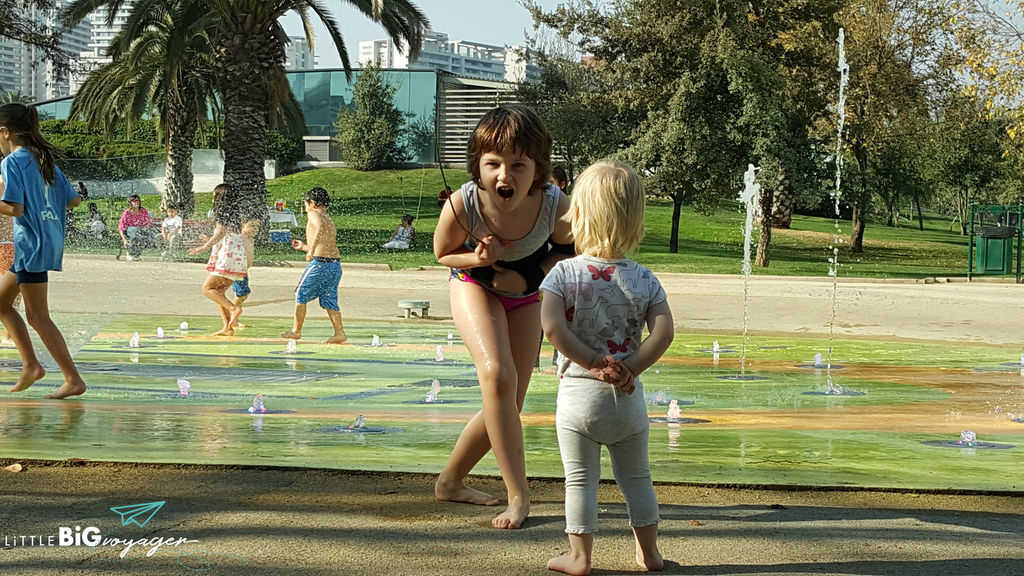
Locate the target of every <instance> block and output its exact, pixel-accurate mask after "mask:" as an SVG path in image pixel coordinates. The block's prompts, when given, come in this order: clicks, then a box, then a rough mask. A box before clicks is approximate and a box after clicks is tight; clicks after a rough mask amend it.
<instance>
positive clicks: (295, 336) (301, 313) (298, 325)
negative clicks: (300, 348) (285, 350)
mask: <svg viewBox="0 0 1024 576" xmlns="http://www.w3.org/2000/svg"><path fill="white" fill-rule="evenodd" d="M305 323H306V305H305V304H300V303H298V302H296V303H295V319H294V320H293V321H292V329H291V331H285V332H281V338H287V339H289V340H301V339H302V325H303V324H305Z"/></svg>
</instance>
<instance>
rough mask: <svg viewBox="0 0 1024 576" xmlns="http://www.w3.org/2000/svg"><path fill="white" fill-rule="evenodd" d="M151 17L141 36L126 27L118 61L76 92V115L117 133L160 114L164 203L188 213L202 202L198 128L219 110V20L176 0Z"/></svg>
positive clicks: (118, 39) (117, 45)
mask: <svg viewBox="0 0 1024 576" xmlns="http://www.w3.org/2000/svg"><path fill="white" fill-rule="evenodd" d="M74 8H75V7H74V6H72V7H71V9H72V10H73V9H74ZM149 16H150V18H149V19H148V20H147V21H145V22H144V23H142V24H140V28H141V30H139V32H138V33H136V31H135V30H127V29H125V30H122V31H121V32H120V33H119V34H118V35H117V36H115V37H114V39H113V41H112V43H111V50H110V56H111V58H112V61H111V62H110V63H109V64H105V65H104V66H102V67H100V68H98V69H97V70H95V71H94V72H93V73H92V74H90V75H89V77H88V79H87V80H86V81H85V83H84V84H83V85H82V88H81V89H80V90H79V91H78V94H77V95H76V96H75V99H74V102H73V103H72V105H71V111H70V117H71V118H79V117H81V118H83V119H84V120H85V121H86V123H87V124H88V125H89V127H91V128H101V129H103V130H104V131H105V132H106V133H107V134H110V133H112V132H113V130H114V128H115V127H117V126H119V125H124V126H125V127H126V128H127V129H128V131H130V130H131V127H132V125H133V124H134V123H136V122H138V121H139V120H140V119H142V118H143V117H144V116H145V115H147V114H152V113H153V112H156V113H157V115H158V117H159V123H158V127H159V132H160V138H161V140H162V141H163V142H164V143H165V146H166V151H167V166H166V169H165V182H166V184H165V185H166V190H165V193H164V202H165V204H166V205H168V206H175V207H177V208H178V210H180V211H181V212H182V213H183V215H185V216H188V215H190V214H191V213H192V211H193V209H194V207H195V201H194V197H193V190H192V182H193V178H192V146H193V142H194V140H195V134H196V130H197V129H198V127H199V122H200V120H205V119H206V117H207V110H208V109H210V110H216V109H217V99H216V92H215V87H214V83H213V81H212V80H211V78H212V74H213V72H212V67H213V64H212V63H213V48H212V45H211V44H210V39H209V31H210V26H211V25H212V20H211V19H210V18H208V17H205V14H204V13H203V12H202V11H201V6H199V5H196V4H189V3H187V2H174V1H172V2H167V3H163V4H161V5H159V6H158V7H155V9H154V11H153V12H152V13H151V14H150V15H149ZM82 17H84V15H82Z"/></svg>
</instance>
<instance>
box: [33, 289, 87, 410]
mask: <svg viewBox="0 0 1024 576" xmlns="http://www.w3.org/2000/svg"><path fill="white" fill-rule="evenodd" d="M48 288H49V284H47V283H46V282H40V283H31V284H22V285H21V293H22V296H23V297H24V298H25V316H27V317H28V320H29V323H30V324H31V325H32V328H33V329H34V330H35V331H36V333H37V334H39V338H40V339H41V340H42V341H43V344H44V345H46V349H47V350H48V351H49V352H50V356H52V357H53V360H54V361H55V362H56V363H57V366H59V367H60V371H61V372H62V373H63V374H64V384H63V385H62V386H61V387H60V388H58V389H57V391H56V392H53V393H52V394H48V395H47V396H46V397H47V398H54V399H61V398H67V397H68V396H78V395H79V394H82V393H84V392H85V382H84V381H83V380H82V376H81V375H80V374H79V373H78V368H77V367H76V366H75V362H74V360H72V359H71V352H69V351H68V345H67V342H65V341H64V335H63V334H61V333H60V329H59V328H57V325H56V324H54V323H53V320H52V319H51V318H50V309H49V303H48V302H47V289H48ZM40 371H41V369H40Z"/></svg>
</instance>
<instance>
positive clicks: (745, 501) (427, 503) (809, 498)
mask: <svg viewBox="0 0 1024 576" xmlns="http://www.w3.org/2000/svg"><path fill="white" fill-rule="evenodd" d="M431 482H432V479H431V478H430V477H427V476H421V475H413V474H369V473H362V474H361V473H345V472H336V471H320V470H257V469H230V468H207V467H159V466H150V465H116V464H109V465H104V464H99V465H90V466H85V467H80V466H78V467H76V466H66V465H57V466H53V465H42V466H33V465H29V466H28V467H27V468H26V469H25V471H23V472H20V473H17V474H14V473H4V472H2V471H0V511H2V512H0V544H2V543H3V542H4V539H5V538H6V539H7V543H6V545H5V546H4V547H3V549H0V573H3V574H5V575H14V574H18V575H23V574H24V575H30V574H31V575H38V574H47V575H50V574H52V575H60V574H67V575H75V576H86V575H93V574H137V575H150V574H152V575H177V574H180V575H187V574H199V573H201V574H216V575H221V574H239V575H245V576H250V575H251V576H255V575H263V574H267V575H277V574H281V575H285V574H288V575H293V574H308V575H319V574H337V575H353V576H355V575H363V574H365V575H367V576H369V575H377V574H394V575H410V576H412V575H422V574H452V575H461V574H467V575H468V574H486V575H521V574H522V575H530V574H535V575H542V574H547V573H548V572H547V571H546V570H545V569H544V564H545V562H546V560H547V559H548V558H549V557H550V556H552V555H554V554H556V553H558V552H559V551H564V550H565V549H566V540H565V535H564V534H562V527H563V523H562V522H563V517H562V514H563V507H562V490H563V488H562V484H561V482H557V481H533V482H531V490H532V491H533V494H534V497H535V499H536V502H537V505H536V506H535V508H534V510H533V517H532V519H531V520H530V521H529V523H528V524H527V526H526V528H525V529H524V530H521V531H513V532H501V531H497V530H494V529H492V528H489V527H488V521H489V519H490V517H491V515H492V514H494V513H495V512H496V509H495V508H484V507H476V506H471V505H465V504H442V503H438V502H435V501H434V500H433V498H431V491H432V490H431V487H432V483H431ZM476 484H477V485H479V486H480V487H482V488H484V489H486V490H491V491H493V492H495V493H497V492H500V489H501V484H500V481H498V480H495V479H481V480H478V481H477V482H476ZM657 492H658V499H659V501H660V503H661V515H662V519H663V521H662V524H661V537H660V546H661V549H662V552H663V554H664V555H665V558H666V559H668V560H671V561H672V564H670V565H669V566H668V569H667V570H666V573H667V574H688V575H698V574H727V575H741V574H756V575H762V576H764V575H777V574H796V575H803V576H809V575H819V574H821V575H824V574H854V575H881V576H924V575H929V576H931V575H950V576H968V575H977V576H1000V575H1020V574H1024V499H1022V498H1020V497H999V496H987V497H981V496H969V495H968V496H954V495H927V494H898V493H876V492H815V491H799V490H788V491H767V490H727V489H714V488H700V487H686V486H659V487H657ZM159 500H163V501H165V502H166V504H165V505H164V506H163V508H162V509H161V510H160V511H159V512H157V513H156V515H155V516H153V519H152V520H151V521H150V522H149V523H148V524H146V526H145V528H139V527H136V526H129V527H124V528H122V527H121V521H120V518H119V517H118V516H117V515H116V514H115V513H113V512H111V511H109V510H108V509H109V508H111V507H114V506H122V505H127V504H138V503H146V502H152V501H159ZM600 501H601V503H602V504H601V528H602V531H601V532H599V533H598V534H597V536H596V540H595V541H596V545H595V565H594V568H595V572H594V573H595V574H630V573H635V568H636V567H635V566H634V565H633V564H632V540H631V534H630V532H629V527H628V521H627V519H626V515H625V508H624V506H623V505H622V504H621V502H622V497H621V495H620V494H619V493H618V490H617V488H616V487H615V486H614V485H608V484H605V485H602V486H601V491H600ZM143 519H144V518H143ZM61 526H65V527H69V528H71V529H72V530H73V529H74V527H75V526H80V527H82V528H83V529H85V528H86V527H88V526H95V527H97V528H99V529H100V531H101V533H102V534H103V535H104V536H105V537H108V538H109V537H115V536H116V537H120V538H123V539H133V540H138V539H142V538H146V539H152V538H155V537H160V538H173V539H174V540H175V541H177V540H178V539H179V538H186V539H190V540H198V542H193V543H186V544H181V545H180V546H178V547H173V546H167V545H165V546H163V547H159V548H158V549H157V550H156V552H155V553H154V554H153V555H152V556H150V557H147V556H146V552H147V550H148V549H149V546H147V545H145V544H137V545H135V546H133V547H132V548H131V549H130V550H129V551H128V553H127V554H126V556H125V558H124V559H121V558H119V556H118V555H119V554H120V553H121V551H122V550H123V549H124V545H119V546H107V547H97V548H89V547H65V548H61V547H33V546H21V545H18V546H16V547H14V546H11V544H12V543H14V542H12V540H13V539H14V537H20V536H22V535H24V536H25V537H26V538H25V540H26V542H28V537H29V536H36V537H37V538H38V537H39V536H43V537H44V538H43V539H44V540H46V539H47V538H48V537H49V536H50V535H54V536H56V535H57V534H58V533H59V530H60V527H61ZM18 543H19V544H20V539H19V540H18ZM153 544H155V542H153Z"/></svg>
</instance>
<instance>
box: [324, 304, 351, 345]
mask: <svg viewBox="0 0 1024 576" xmlns="http://www.w3.org/2000/svg"><path fill="white" fill-rule="evenodd" d="M327 317H328V318H330V319H331V326H332V327H333V328H334V336H331V337H330V338H328V339H327V340H325V341H324V342H325V343H326V344H344V343H345V341H346V340H348V336H347V335H345V328H344V327H343V326H342V324H341V310H330V309H328V310H327Z"/></svg>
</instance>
